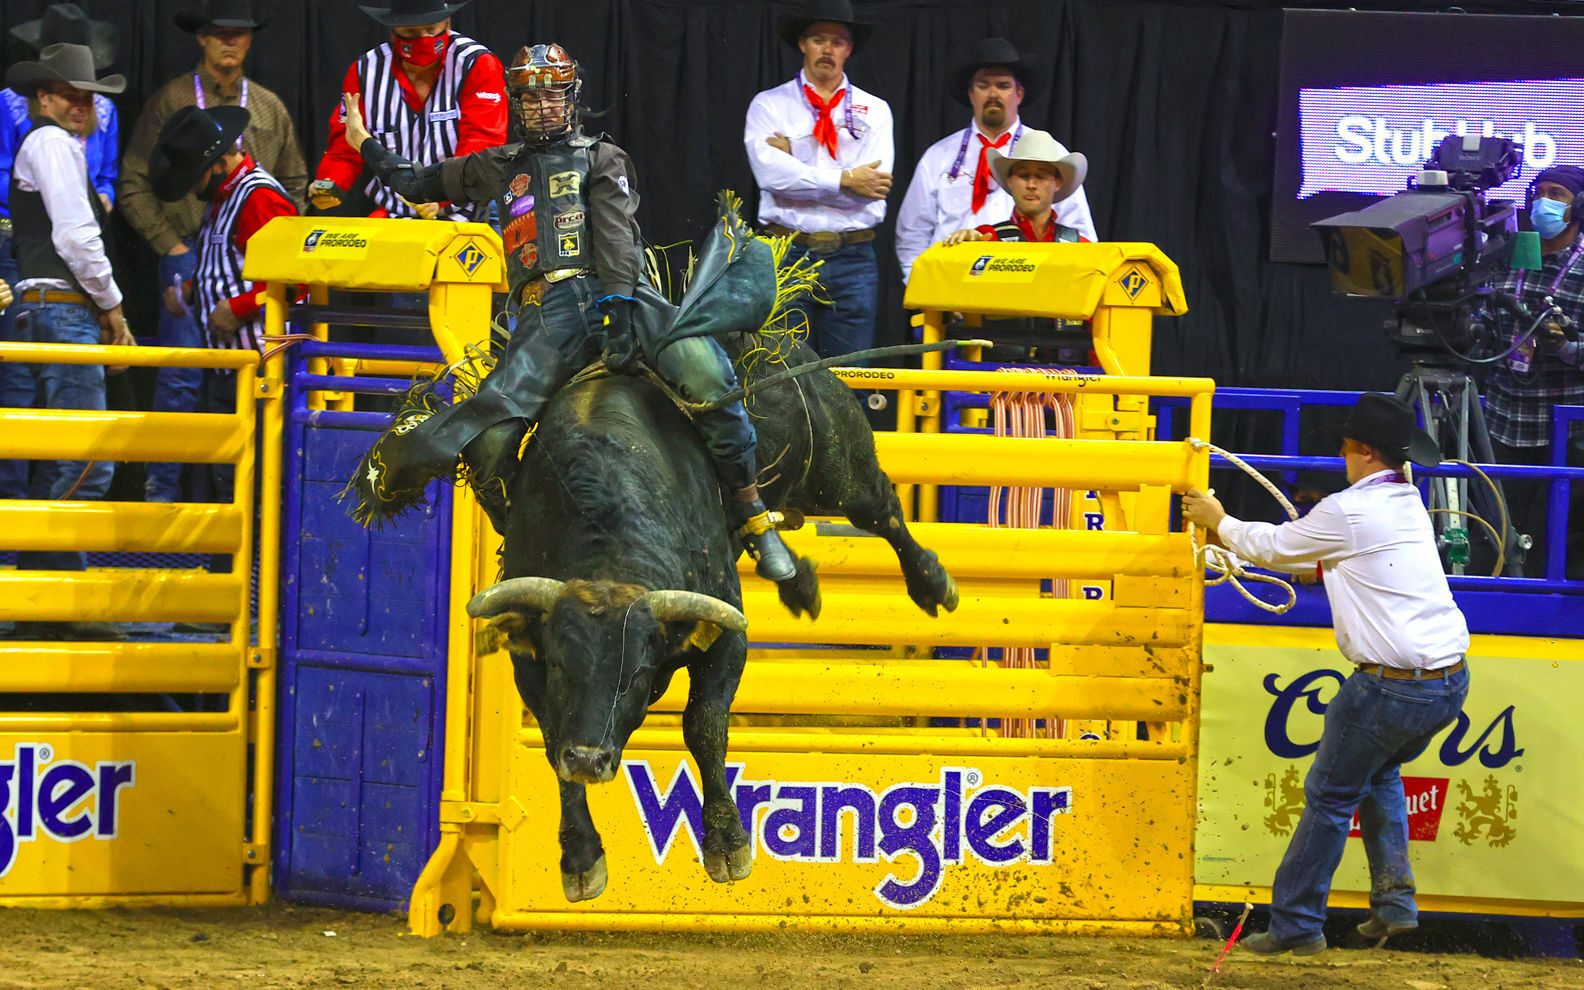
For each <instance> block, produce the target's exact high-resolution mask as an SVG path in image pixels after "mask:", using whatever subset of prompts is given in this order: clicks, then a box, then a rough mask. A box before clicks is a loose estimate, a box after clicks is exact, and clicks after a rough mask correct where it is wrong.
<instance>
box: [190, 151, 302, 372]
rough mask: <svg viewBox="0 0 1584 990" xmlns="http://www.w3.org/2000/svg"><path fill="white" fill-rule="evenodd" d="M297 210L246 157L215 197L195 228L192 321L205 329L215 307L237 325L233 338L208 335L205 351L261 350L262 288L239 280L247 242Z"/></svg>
mask: <svg viewBox="0 0 1584 990" xmlns="http://www.w3.org/2000/svg"><path fill="white" fill-rule="evenodd" d="M296 215H297V208H296V207H295V206H294V205H292V201H291V199H290V198H289V197H288V196H287V195H286V189H285V187H284V186H282V185H281V184H280V183H279V182H277V181H276V180H275V177H274V176H272V175H270V174H269V173H268V172H266V171H264V170H263V169H262V168H259V167H258V166H257V165H256V164H254V162H253V159H252V158H251V157H249V156H247V155H243V156H242V164H240V165H238V166H237V167H236V170H235V171H233V172H232V173H231V174H230V175H228V176H226V180H225V182H224V183H222V184H221V186H220V188H219V190H218V191H216V193H215V198H214V201H213V202H211V203H210V204H209V206H208V207H207V208H206V209H205V210H204V215H203V222H202V223H201V224H200V225H199V227H198V236H197V242H198V267H197V270H196V271H195V272H194V273H193V300H194V303H195V304H196V306H197V310H198V312H197V314H196V315H197V318H198V320H199V322H200V323H203V324H205V325H207V324H208V322H209V314H210V313H212V312H213V311H214V309H215V307H216V306H219V305H221V304H225V305H228V306H230V307H231V312H232V314H233V315H235V316H236V317H237V319H239V320H241V321H242V327H241V329H239V330H238V331H237V332H236V334H235V335H230V336H227V335H222V334H217V333H215V332H214V331H212V330H211V331H210V332H209V335H208V337H209V346H210V347H217V348H224V349H231V350H241V349H243V348H248V347H251V348H253V349H255V350H259V349H260V340H259V338H260V337H261V336H262V335H263V333H264V313H263V304H262V301H261V299H260V296H261V294H262V287H261V286H259V285H256V284H255V283H253V282H249V281H247V280H246V279H244V278H243V277H242V262H243V259H244V258H245V257H246V252H247V244H248V241H249V240H250V239H251V238H252V237H253V235H254V234H255V233H257V232H258V230H259V228H260V227H263V226H264V225H265V224H266V223H268V222H269V221H271V220H273V219H275V218H276V217H283V216H296Z"/></svg>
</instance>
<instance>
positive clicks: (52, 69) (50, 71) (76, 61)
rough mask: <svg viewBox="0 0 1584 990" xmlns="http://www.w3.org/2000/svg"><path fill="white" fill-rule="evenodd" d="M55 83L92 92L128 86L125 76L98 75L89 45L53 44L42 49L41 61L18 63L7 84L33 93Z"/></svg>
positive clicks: (120, 89) (116, 90) (7, 77)
mask: <svg viewBox="0 0 1584 990" xmlns="http://www.w3.org/2000/svg"><path fill="white" fill-rule="evenodd" d="M55 83H65V84H66V85H68V86H72V87H75V88H77V89H85V90H87V91H88V92H90V93H119V92H121V91H122V90H123V89H126V77H125V76H119V75H117V76H104V77H102V78H95V76H94V57H93V51H92V50H91V49H90V48H89V47H88V46H87V45H50V46H49V47H47V48H45V49H44V50H43V51H41V52H39V57H38V61H37V62H18V63H17V64H15V65H13V66H11V68H9V69H7V70H6V74H5V84H6V85H7V86H9V87H10V88H11V89H13V90H15V91H16V92H18V93H27V94H29V95H31V94H32V92H33V91H34V90H35V89H37V88H38V87H40V86H53V85H54V84H55Z"/></svg>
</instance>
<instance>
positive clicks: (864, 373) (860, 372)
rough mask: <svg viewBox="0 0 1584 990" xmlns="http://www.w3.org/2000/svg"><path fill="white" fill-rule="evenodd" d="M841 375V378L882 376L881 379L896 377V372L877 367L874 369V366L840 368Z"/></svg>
mask: <svg viewBox="0 0 1584 990" xmlns="http://www.w3.org/2000/svg"><path fill="white" fill-rule="evenodd" d="M841 376H842V377H843V378H883V379H890V378H895V377H896V372H894V371H883V370H877V369H874V368H844V369H842V373H841Z"/></svg>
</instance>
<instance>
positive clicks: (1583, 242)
mask: <svg viewBox="0 0 1584 990" xmlns="http://www.w3.org/2000/svg"><path fill="white" fill-rule="evenodd" d="M1581 251H1584V238H1580V239H1579V240H1578V241H1576V242H1575V243H1574V245H1573V250H1571V251H1569V252H1568V256H1567V260H1565V261H1563V262H1562V267H1561V268H1558V269H1557V273H1556V278H1553V279H1552V280H1551V284H1550V285H1549V286H1547V287H1546V291H1545V294H1546V295H1548V296H1554V295H1556V290H1557V287H1558V286H1560V285H1561V284H1562V276H1564V275H1566V274H1567V273H1568V269H1570V268H1572V267H1573V262H1575V261H1577V260H1578V256H1579V252H1581ZM1528 278H1529V273H1528V272H1519V273H1518V284H1517V285H1515V286H1513V296H1514V297H1515V298H1516V299H1518V301H1519V302H1522V301H1523V290H1524V282H1525V281H1526V280H1527V279H1528Z"/></svg>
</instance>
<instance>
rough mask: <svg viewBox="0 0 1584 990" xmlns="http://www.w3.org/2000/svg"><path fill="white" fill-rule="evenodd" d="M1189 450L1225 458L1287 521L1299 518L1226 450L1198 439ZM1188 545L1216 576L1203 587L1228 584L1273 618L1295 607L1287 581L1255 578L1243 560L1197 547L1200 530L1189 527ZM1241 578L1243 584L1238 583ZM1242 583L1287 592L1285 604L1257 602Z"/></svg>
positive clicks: (1268, 482)
mask: <svg viewBox="0 0 1584 990" xmlns="http://www.w3.org/2000/svg"><path fill="white" fill-rule="evenodd" d="M1188 446H1190V447H1192V448H1193V449H1194V450H1208V451H1210V452H1211V453H1212V454H1220V455H1221V456H1222V457H1225V458H1226V459H1227V460H1228V461H1230V462H1232V463H1233V464H1234V465H1236V466H1237V467H1240V468H1242V469H1243V472H1244V473H1245V474H1247V475H1248V476H1249V477H1251V478H1253V479H1254V480H1255V481H1257V482H1259V483H1260V487H1262V488H1264V489H1265V490H1266V491H1268V492H1270V493H1271V497H1273V498H1274V499H1276V501H1277V502H1279V503H1281V507H1282V508H1283V509H1284V510H1286V512H1287V518H1288V519H1297V518H1298V510H1297V509H1295V508H1293V504H1292V503H1291V502H1289V501H1287V496H1285V495H1283V494H1282V493H1281V490H1280V489H1278V488H1277V487H1276V485H1275V484H1273V483H1272V482H1271V480H1270V479H1269V478H1267V477H1265V476H1264V475H1263V474H1260V473H1259V472H1258V471H1256V470H1254V469H1253V468H1251V467H1249V466H1248V464H1246V463H1245V462H1244V461H1243V459H1242V458H1240V457H1238V455H1236V454H1234V453H1232V452H1231V451H1228V450H1222V449H1221V448H1220V447H1217V446H1216V445H1215V444H1213V443H1208V442H1206V441H1204V440H1201V439H1199V438H1198V437H1189V438H1188ZM1207 494H1210V495H1214V494H1215V489H1213V488H1212V489H1210V491H1209V492H1208V493H1207ZM1188 541H1189V543H1190V544H1191V545H1192V546H1193V553H1194V563H1195V564H1197V565H1198V566H1200V567H1203V568H1205V569H1206V570H1210V571H1215V572H1218V573H1217V576H1215V577H1207V578H1205V587H1207V588H1209V587H1214V586H1215V585H1218V584H1226V583H1228V582H1231V584H1232V587H1234V588H1236V589H1237V590H1238V594H1240V595H1242V596H1243V597H1244V598H1246V599H1248V601H1249V602H1250V603H1252V604H1254V605H1257V606H1259V607H1260V608H1262V609H1264V610H1265V611H1267V612H1270V613H1273V614H1275V615H1281V614H1282V613H1284V612H1286V611H1287V610H1289V609H1291V608H1292V607H1293V606H1294V605H1296V604H1297V603H1298V592H1296V591H1294V590H1293V586H1292V585H1291V584H1288V583H1287V582H1286V581H1283V580H1282V579H1281V578H1279V577H1276V576H1275V575H1273V574H1256V573H1253V572H1251V571H1248V570H1246V569H1245V568H1244V566H1243V561H1242V559H1241V558H1239V557H1238V556H1237V555H1236V554H1234V553H1233V552H1232V551H1230V550H1228V549H1226V548H1225V547H1218V546H1212V545H1211V544H1209V543H1206V544H1204V545H1203V546H1200V545H1199V527H1198V526H1195V525H1194V524H1193V523H1189V524H1188ZM1240 578H1241V579H1242V580H1239V579H1240ZM1243 580H1247V581H1261V582H1263V583H1265V584H1274V585H1279V586H1281V588H1282V589H1283V590H1285V591H1286V592H1287V602H1286V604H1284V605H1271V604H1269V603H1268V602H1264V601H1261V600H1260V599H1259V598H1256V597H1255V596H1254V594H1253V593H1252V592H1250V591H1249V590H1248V589H1247V588H1245V587H1243Z"/></svg>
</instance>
